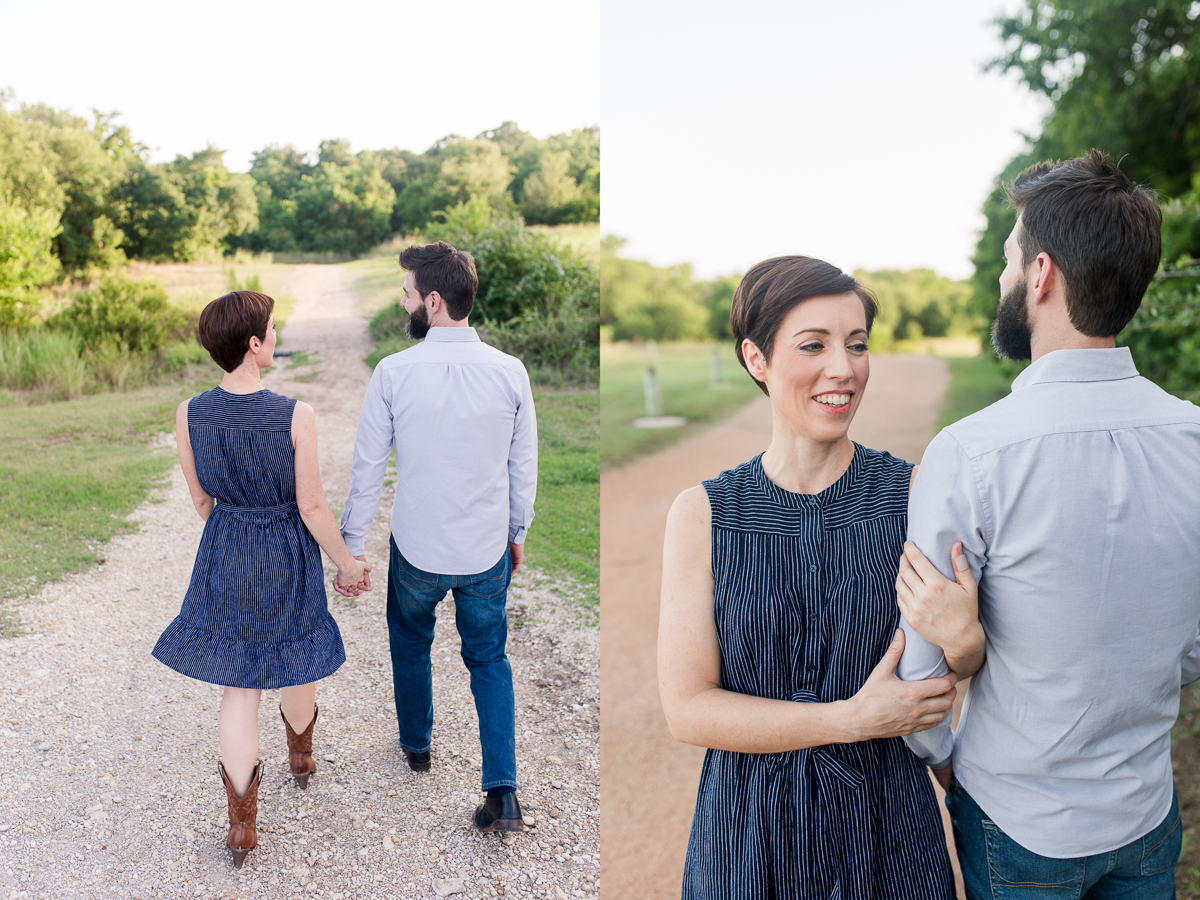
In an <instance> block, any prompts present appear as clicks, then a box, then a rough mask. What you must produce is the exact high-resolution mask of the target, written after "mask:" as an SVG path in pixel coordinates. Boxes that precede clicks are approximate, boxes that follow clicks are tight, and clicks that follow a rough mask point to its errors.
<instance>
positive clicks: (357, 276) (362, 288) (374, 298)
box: [340, 256, 404, 315]
mask: <svg viewBox="0 0 1200 900" xmlns="http://www.w3.org/2000/svg"><path fill="white" fill-rule="evenodd" d="M340 266H341V268H343V269H345V270H346V271H348V272H349V273H350V275H351V277H352V278H353V279H354V289H355V290H356V291H358V295H359V297H361V298H362V307H363V310H362V311H363V312H365V313H367V314H368V315H370V314H373V313H375V312H378V311H379V310H380V309H382V308H383V307H385V306H387V305H388V304H389V303H395V302H396V301H398V300H399V299H400V298H401V297H402V296H403V295H404V270H403V269H401V268H400V263H399V261H398V260H397V257H396V256H377V257H372V258H370V259H356V260H355V261H354V262H348V263H340Z"/></svg>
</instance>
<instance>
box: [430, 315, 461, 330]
mask: <svg viewBox="0 0 1200 900" xmlns="http://www.w3.org/2000/svg"><path fill="white" fill-rule="evenodd" d="M429 327H430V328H470V327H471V325H470V323H469V322H468V321H467V319H457V320H455V319H451V318H450V317H449V316H446V317H445V318H444V319H442V320H441V321H438V322H430V323H429Z"/></svg>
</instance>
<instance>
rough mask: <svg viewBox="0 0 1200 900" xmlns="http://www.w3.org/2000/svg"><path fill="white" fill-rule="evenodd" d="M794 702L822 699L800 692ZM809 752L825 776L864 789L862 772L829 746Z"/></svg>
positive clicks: (864, 779) (809, 692)
mask: <svg viewBox="0 0 1200 900" xmlns="http://www.w3.org/2000/svg"><path fill="white" fill-rule="evenodd" d="M792 701H793V702H795V703H819V702H820V698H819V697H818V696H817V694H816V692H815V691H809V690H798V691H795V692H794V693H793V694H792ZM801 752H805V751H801ZM807 752H808V754H809V757H810V758H811V759H812V761H813V763H814V764H816V765H817V766H818V767H820V769H821V770H822V771H823V772H824V774H826V775H829V776H831V777H833V778H836V779H837V780H838V781H840V782H842V784H844V785H846V787H848V788H851V789H852V790H853V789H857V788H860V787H862V786H863V783H864V782H865V781H866V778H865V777H864V776H863V774H862V772H860V771H858V769H856V768H854V767H853V766H851V765H849V764H847V763H846V762H845V761H844V760H841V759H838V758H837V757H836V756H834V755H833V753H831V752H830V750H829V745H823V746H820V747H809V748H807Z"/></svg>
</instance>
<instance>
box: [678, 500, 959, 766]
mask: <svg viewBox="0 0 1200 900" xmlns="http://www.w3.org/2000/svg"><path fill="white" fill-rule="evenodd" d="M711 549H712V521H711V511H710V508H709V504H708V496H707V494H706V493H705V491H704V488H703V487H694V488H690V489H689V490H686V491H684V492H683V493H682V494H680V495H679V497H678V498H676V500H675V503H674V505H673V506H672V507H671V512H670V514H669V515H668V516H667V529H666V539H665V542H664V547H663V580H662V585H663V587H662V601H661V605H660V608H659V628H658V680H659V694H660V696H661V698H662V704H663V711H664V712H665V713H666V717H667V724H668V725H669V726H670V729H671V734H672V735H673V736H674V737H675V739H676V740H679V741H683V742H684V743H688V744H697V745H699V746H702V747H712V748H715V749H720V750H735V751H739V752H742V753H778V752H782V751H786V750H796V749H799V748H802V747H815V746H820V745H823V744H833V743H846V742H851V741H861V740H867V739H870V738H877V737H893V736H897V735H903V734H911V733H912V732H914V731H924V730H925V729H927V728H932V727H933V726H934V725H936V724H938V723H939V722H941V721H942V719H944V718H945V715H946V711H947V710H948V709H949V708H950V705H951V704H952V703H953V701H954V682H955V678H954V676H953V675H948V676H944V677H942V678H934V679H930V680H929V681H913V682H904V681H900V680H899V679H898V678H896V676H895V671H894V670H895V667H896V663H897V662H898V661H899V659H900V653H901V652H902V651H903V649H904V643H903V632H897V637H896V640H895V641H893V643H892V646H891V647H890V648H889V649H888V652H887V654H886V655H885V656H884V658H883V659H882V660H881V661H880V663H879V665H877V666H876V667H875V670H874V671H873V672H872V673H871V676H870V677H869V678H868V679H867V682H866V684H864V685H863V687H862V689H861V690H859V692H858V693H857V694H855V696H854V697H852V698H851V699H849V700H840V701H835V702H832V703H793V702H791V701H787V700H771V699H767V698H764V697H753V696H749V695H746V694H738V693H735V692H733V691H727V690H724V689H723V688H722V687H721V683H720V681H721V652H720V647H719V646H718V643H717V633H716V626H715V624H714V620H713V576H712V565H711Z"/></svg>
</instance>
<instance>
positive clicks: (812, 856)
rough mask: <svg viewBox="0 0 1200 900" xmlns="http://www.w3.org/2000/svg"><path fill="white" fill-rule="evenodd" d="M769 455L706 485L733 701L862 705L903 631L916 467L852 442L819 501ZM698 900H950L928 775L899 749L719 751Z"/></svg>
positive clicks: (689, 870) (692, 889)
mask: <svg viewBox="0 0 1200 900" xmlns="http://www.w3.org/2000/svg"><path fill="white" fill-rule="evenodd" d="M761 460H762V457H761V456H759V457H755V458H754V459H752V460H750V461H749V462H747V463H743V464H742V465H740V466H738V467H737V468H735V469H730V470H727V471H725V472H722V473H721V474H720V476H718V477H717V478H714V479H712V480H711V481H706V482H704V487H705V490H706V491H707V492H708V499H709V504H710V506H711V508H712V569H713V578H714V582H715V591H714V595H715V596H714V601H715V603H714V616H715V620H716V629H717V638H718V641H719V644H720V648H721V685H722V687H724V688H725V689H726V690H730V691H736V692H738V693H741V694H751V695H754V696H757V697H771V698H773V699H776V700H791V701H793V702H796V703H828V702H831V701H834V700H845V699H848V698H850V697H852V696H854V694H855V693H857V691H858V689H859V688H860V687H862V685H863V683H864V682H865V681H866V680H867V676H868V675H869V674H870V673H871V670H872V669H873V668H874V667H875V665H876V664H877V663H878V662H879V660H880V659H881V658H882V657H883V654H884V651H885V650H886V649H887V647H888V645H889V644H890V643H891V641H892V637H893V635H894V634H895V630H896V627H897V623H898V621H899V612H898V610H897V607H896V593H895V581H896V570H897V562H898V560H899V559H900V554H901V552H902V549H903V545H904V537H905V528H906V526H907V512H908V484H909V475H910V473H911V471H912V466H910V465H909V464H908V463H906V462H904V461H903V460H899V459H895V458H894V457H892V456H891V455H890V454H887V453H880V452H878V451H875V450H868V449H866V448H864V447H862V446H860V445H858V444H855V445H854V458H853V460H852V461H851V463H850V467H849V469H847V470H846V472H845V473H844V474H843V475H842V477H841V478H840V479H839V480H838V481H837V482H835V483H834V484H833V485H831V486H830V487H828V488H827V489H826V490H824V491H822V492H821V493H819V494H794V493H791V492H790V491H786V490H784V489H782V488H780V487H778V486H777V485H775V484H774V483H773V482H772V481H770V479H768V478H767V476H766V474H765V473H764V471H763V467H762V462H761ZM683 897H684V898H685V900H766V898H778V900H835V898H837V900H886V898H897V900H899V898H905V900H908V898H911V900H953V897H954V881H953V875H952V873H951V869H950V860H949V857H948V855H947V853H946V840H945V835H944V832H943V831H942V823H941V819H940V817H939V815H938V809H937V802H936V799H935V796H934V792H933V786H932V784H931V783H930V780H929V776H928V775H927V774H926V772H925V767H924V766H923V765H921V763H920V762H919V761H918V760H917V758H916V757H915V756H913V754H912V753H911V752H910V751H909V750H908V748H907V747H906V746H905V744H904V741H903V740H902V739H901V738H887V739H879V740H871V741H863V742H859V743H853V744H828V745H826V746H823V747H813V748H809V749H805V750H793V751H790V752H787V753H735V752H733V751H729V750H709V751H708V753H707V754H706V755H705V757H704V768H703V771H702V773H701V776H700V790H699V794H698V796H697V798H696V814H695V817H694V819H693V821H692V833H691V839H690V841H689V843H688V851H687V863H686V867H685V870H684V879H683Z"/></svg>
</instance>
